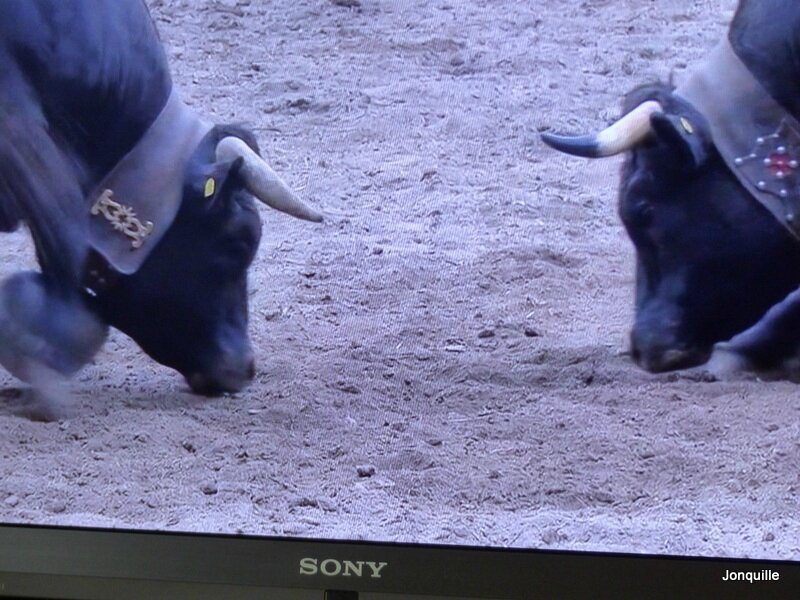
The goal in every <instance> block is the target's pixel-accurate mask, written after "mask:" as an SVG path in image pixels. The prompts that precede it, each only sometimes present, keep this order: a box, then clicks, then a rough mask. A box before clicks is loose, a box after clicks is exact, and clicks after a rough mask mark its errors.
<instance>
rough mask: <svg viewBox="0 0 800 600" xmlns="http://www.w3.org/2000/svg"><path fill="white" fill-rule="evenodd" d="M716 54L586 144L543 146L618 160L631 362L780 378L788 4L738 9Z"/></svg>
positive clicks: (799, 267)
mask: <svg viewBox="0 0 800 600" xmlns="http://www.w3.org/2000/svg"><path fill="white" fill-rule="evenodd" d="M717 54H719V55H720V56H722V58H719V59H717V58H714V59H713V60H711V59H708V60H707V61H706V63H704V65H703V66H700V67H698V69H696V70H695V72H694V73H693V74H692V75H690V77H689V79H688V81H687V82H686V83H685V84H682V86H681V87H678V88H677V89H673V88H672V87H671V86H667V85H661V84H654V85H646V86H642V87H640V88H637V89H636V90H634V91H633V92H632V93H630V94H629V95H628V96H627V98H626V100H625V102H624V107H623V111H624V113H625V115H626V116H625V117H623V118H622V119H620V121H618V122H617V123H615V124H614V125H612V126H611V127H609V128H608V129H606V130H605V131H603V132H602V133H600V134H598V135H588V136H579V137H565V136H555V135H545V136H544V140H545V142H547V143H548V144H549V145H551V146H553V147H555V148H557V149H559V150H562V151H564V152H568V153H571V154H576V155H581V156H588V157H599V156H609V155H611V154H617V153H621V152H627V154H626V156H625V160H624V163H623V166H622V173H621V182H620V186H619V204H618V211H619V214H620V217H621V219H622V221H623V223H624V225H625V227H626V229H627V232H628V234H629V236H630V238H631V240H632V242H633V244H634V246H635V249H636V257H637V272H636V303H635V306H636V320H635V324H634V327H633V330H632V332H631V352H632V356H633V358H634V359H635V360H636V361H637V362H638V363H639V364H640V365H641V366H643V367H644V368H646V369H648V370H650V371H666V370H672V369H679V368H685V367H691V366H695V365H699V364H702V363H704V362H705V361H707V360H709V359H710V362H709V368H710V369H711V370H712V372H716V373H717V374H730V373H731V372H732V371H740V370H772V369H782V368H783V367H785V366H789V365H791V364H792V362H793V361H792V359H793V358H795V357H796V356H797V351H798V348H800V291H797V287H798V284H800V233H798V232H800V227H798V223H799V222H800V216H796V215H800V211H799V210H798V209H800V177H799V176H798V160H800V131H799V130H800V124H798V123H797V121H796V119H797V118H798V117H800V62H798V60H800V59H798V57H800V3H797V2H796V1H795V0H743V1H742V2H740V3H739V6H738V8H737V10H736V13H735V15H734V19H733V21H732V23H731V26H730V28H729V31H728V35H727V39H726V40H723V42H722V43H721V44H720V48H719V49H718V50H715V51H714V53H712V55H713V56H717ZM717 60H719V61H721V62H715V61H717ZM731 72H733V73H734V74H731ZM718 80H721V81H723V84H720V85H715V82H717V81H718ZM727 81H730V82H732V83H731V84H730V85H728V84H727V83H725V82H727ZM709 82H711V83H709ZM703 86H705V88H704V87H703ZM698 89H700V90H703V89H705V90H706V91H701V92H698V91H697V90H698ZM706 93H708V94H711V96H713V98H712V97H711V96H706V95H705V94H706ZM738 97H742V98H746V99H747V100H746V101H744V102H742V103H740V104H738V105H735V104H731V103H732V102H733V101H732V100H728V98H738ZM687 98H688V99H687ZM726 104H728V105H727V106H726ZM763 107H766V108H763ZM731 140H734V141H735V143H734V142H732V141H731ZM737 143H738V144H739V146H738V147H737V146H736V144H737ZM737 152H738V153H737Z"/></svg>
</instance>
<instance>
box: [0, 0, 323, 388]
mask: <svg viewBox="0 0 800 600" xmlns="http://www.w3.org/2000/svg"><path fill="white" fill-rule="evenodd" d="M0 16H2V18H1V19H0V230H2V231H13V230H14V229H16V228H17V227H18V226H19V224H21V223H24V224H26V225H27V226H28V227H29V229H30V231H31V234H32V237H33V240H34V244H35V247H36V253H37V258H38V262H39V265H40V268H41V273H34V272H26V273H18V274H16V275H13V276H11V277H10V278H8V279H7V280H6V281H5V282H3V284H2V288H0V362H2V364H3V365H4V366H6V368H7V369H9V370H10V371H11V372H12V373H13V374H15V375H17V376H18V377H20V378H22V379H25V380H28V381H32V382H33V383H34V384H35V383H36V382H37V381H38V380H39V378H41V377H45V378H47V377H52V376H56V377H64V376H69V375H71V374H72V373H74V372H75V371H76V370H77V369H79V368H80V367H81V366H82V365H83V364H85V363H86V362H87V361H88V360H90V359H91V357H92V356H93V355H94V354H95V352H96V351H97V350H98V349H99V347H100V346H101V345H102V343H103V341H104V339H105V336H106V332H107V328H108V326H109V325H110V326H113V327H116V328H118V329H120V330H122V331H123V332H125V333H126V334H128V335H129V336H130V337H132V338H133V339H134V340H135V341H136V342H137V343H138V344H139V345H140V346H141V347H142V349H143V350H144V351H145V352H147V353H148V354H149V355H150V356H151V357H153V358H154V359H156V360H157V361H159V362H161V363H163V364H165V365H167V366H169V367H172V368H174V369H176V370H178V371H179V372H180V373H182V374H183V375H184V376H185V377H186V379H187V381H188V382H189V384H190V386H191V387H192V389H193V390H194V391H196V392H200V393H208V394H213V393H219V392H224V391H236V390H239V389H241V388H242V387H243V386H244V385H246V383H247V382H248V381H249V380H250V379H252V377H253V375H254V360H253V352H252V349H251V346H250V343H249V339H248V335H247V317H248V306H247V289H246V288H247V269H248V267H249V265H250V263H251V261H252V260H253V257H254V255H255V252H256V249H257V247H258V243H259V239H260V235H261V222H260V219H259V216H258V213H257V211H256V210H255V205H254V203H253V199H254V197H255V198H257V199H259V200H261V201H263V202H265V203H266V204H268V205H270V206H272V207H273V208H276V209H278V210H281V211H284V212H287V213H289V214H292V215H294V216H297V217H300V218H304V219H307V220H312V221H319V220H321V216H319V215H318V214H317V213H315V212H314V211H313V210H311V209H310V208H308V207H306V206H305V205H304V204H302V203H301V202H300V201H299V200H297V198H296V197H294V195H293V193H292V192H291V190H290V189H289V188H288V187H287V186H286V185H285V184H284V183H283V182H282V181H281V180H280V179H279V178H278V177H277V176H276V175H275V174H274V173H273V172H272V171H271V170H270V169H269V167H268V166H267V165H266V163H264V162H263V161H262V160H261V159H260V158H259V156H258V146H257V144H256V141H255V138H254V136H253V135H252V133H250V132H249V131H246V130H244V129H242V128H239V127H235V126H212V125H211V124H208V123H206V122H205V121H203V120H202V119H200V118H199V117H198V116H197V115H195V114H194V113H193V112H192V111H191V110H189V109H188V108H187V107H186V106H185V105H184V104H183V103H182V102H181V101H180V98H179V96H178V94H177V91H176V90H174V89H173V85H172V80H171V77H170V72H169V68H168V65H167V60H166V55H165V53H164V50H163V48H162V46H161V43H160V41H159V39H158V34H157V32H156V30H155V26H154V24H153V22H152V19H151V17H150V15H149V12H148V9H147V7H146V5H145V4H144V2H143V0H69V1H68V2H64V1H63V0H4V1H3V2H2V7H0Z"/></svg>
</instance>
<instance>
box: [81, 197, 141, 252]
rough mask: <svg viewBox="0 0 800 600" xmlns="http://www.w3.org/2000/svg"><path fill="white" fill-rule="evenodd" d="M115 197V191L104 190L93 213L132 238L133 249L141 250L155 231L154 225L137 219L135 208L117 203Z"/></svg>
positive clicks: (93, 208) (93, 207)
mask: <svg viewBox="0 0 800 600" xmlns="http://www.w3.org/2000/svg"><path fill="white" fill-rule="evenodd" d="M113 196H114V192H113V191H111V190H103V193H102V194H100V197H99V198H98V199H97V202H95V203H94V206H92V209H91V213H92V214H93V215H99V214H102V215H103V217H104V218H105V219H106V221H108V222H109V223H111V227H113V228H114V230H115V231H118V232H120V233H121V234H123V235H126V236H128V237H129V238H131V240H132V241H131V246H132V247H133V248H141V246H142V244H144V241H145V238H146V237H147V236H148V235H150V233H151V232H152V231H153V223H152V222H151V221H145V222H144V223H142V222H141V221H140V220H139V219H138V218H136V213H135V212H134V210H133V208H131V207H130V206H125V205H124V204H120V203H119V202H115V201H114V200H113V199H112V197H113Z"/></svg>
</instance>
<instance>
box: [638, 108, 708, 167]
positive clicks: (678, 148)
mask: <svg viewBox="0 0 800 600" xmlns="http://www.w3.org/2000/svg"><path fill="white" fill-rule="evenodd" d="M650 122H651V124H652V126H653V133H654V134H655V136H656V139H657V140H658V141H659V142H660V143H661V144H664V145H665V146H667V147H668V148H669V150H670V153H671V154H672V155H673V156H674V157H675V159H677V161H678V163H677V164H679V165H680V166H681V167H682V168H684V169H688V170H694V169H697V168H699V167H700V166H701V165H702V164H703V163H705V161H706V160H707V159H708V155H709V148H710V146H711V136H710V134H709V132H708V126H707V125H706V123H705V122H703V121H702V120H701V118H698V117H689V116H685V115H674V114H666V113H654V114H653V115H651V117H650Z"/></svg>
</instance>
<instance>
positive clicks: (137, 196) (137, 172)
mask: <svg viewBox="0 0 800 600" xmlns="http://www.w3.org/2000/svg"><path fill="white" fill-rule="evenodd" d="M211 127H212V126H211V124H209V123H207V122H205V121H203V120H202V119H200V118H199V117H198V116H197V115H196V113H195V112H194V111H192V110H191V109H190V108H188V107H187V106H186V105H185V104H184V103H183V102H182V101H181V99H180V95H179V94H178V92H177V91H176V90H175V89H174V88H173V90H172V92H171V93H170V96H169V98H168V99H167V103H166V105H165V106H164V108H163V109H162V110H161V113H160V114H159V115H158V117H157V118H156V120H155V121H153V124H152V125H151V126H150V128H149V129H148V130H147V131H146V132H145V134H144V135H143V136H142V138H141V140H139V142H138V143H137V144H136V146H134V147H133V149H132V150H131V151H130V152H128V154H126V155H125V156H124V157H123V158H122V160H120V161H119V163H117V165H116V166H115V167H114V168H113V169H112V170H111V171H110V172H109V173H108V175H106V177H105V178H103V180H102V181H101V182H100V183H99V184H98V185H97V187H96V188H95V189H94V190H93V191H92V193H91V194H90V195H89V207H90V208H89V212H90V218H89V242H90V244H91V247H92V248H93V249H94V251H95V252H97V253H98V254H99V255H100V256H101V257H102V258H103V259H105V261H106V262H107V263H108V265H109V266H110V267H111V268H113V269H114V270H116V271H117V272H119V273H122V274H125V275H130V274H131V273H135V272H136V271H137V270H138V269H139V267H141V265H142V263H143V262H144V261H145V259H146V258H147V257H148V255H149V254H150V252H151V251H152V250H153V248H155V246H156V244H158V242H159V241H160V240H161V238H162V237H163V236H164V234H165V233H166V231H167V229H169V227H170V226H171V225H172V222H173V221H174V219H175V215H176V214H177V213H178V209H179V208H180V205H181V201H182V199H183V183H184V177H185V172H186V165H187V164H188V162H189V159H190V157H191V156H192V153H193V152H194V151H195V150H196V149H197V146H198V145H199V144H200V141H201V140H202V139H203V137H204V136H205V135H206V134H207V133H208V132H209V131H210V130H211Z"/></svg>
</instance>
